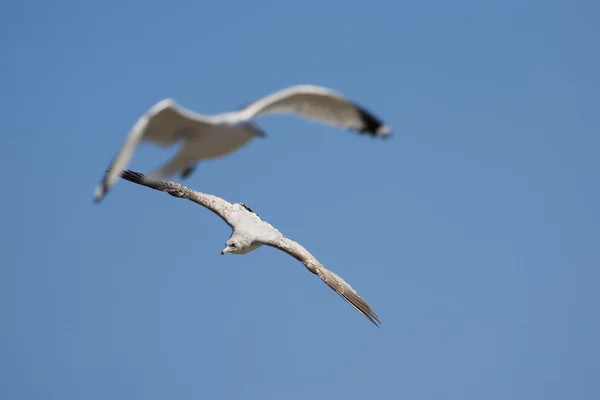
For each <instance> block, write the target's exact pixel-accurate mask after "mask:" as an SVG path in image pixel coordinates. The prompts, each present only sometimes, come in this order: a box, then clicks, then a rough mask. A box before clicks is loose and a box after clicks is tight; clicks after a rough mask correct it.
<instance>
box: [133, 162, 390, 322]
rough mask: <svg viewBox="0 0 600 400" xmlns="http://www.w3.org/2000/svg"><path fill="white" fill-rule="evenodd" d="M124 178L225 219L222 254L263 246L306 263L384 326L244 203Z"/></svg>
mask: <svg viewBox="0 0 600 400" xmlns="http://www.w3.org/2000/svg"><path fill="white" fill-rule="evenodd" d="M121 178H123V179H125V180H128V181H130V182H134V183H137V184H139V185H143V186H147V187H150V188H152V189H156V190H160V191H163V192H167V193H169V194H170V195H171V196H174V197H179V198H182V199H188V200H191V201H193V202H194V203H197V204H200V205H201V206H203V207H206V208H208V209H209V210H210V211H212V212H214V213H215V214H217V215H218V216H219V217H221V219H222V220H223V221H225V223H227V225H229V226H230V227H231V229H232V233H231V236H230V237H229V240H227V242H226V243H225V248H224V249H223V251H221V255H223V254H225V253H232V254H247V253H249V252H251V251H253V250H256V249H258V248H259V247H261V246H262V245H266V246H270V247H274V248H276V249H279V250H281V251H284V252H286V253H288V254H289V255H291V256H292V257H294V258H295V259H296V260H298V261H300V262H301V263H302V264H304V266H305V267H306V269H308V270H309V271H310V272H312V273H313V274H315V275H318V276H319V278H321V280H322V281H323V282H325V283H326V284H327V286H329V287H330V288H331V289H333V290H335V292H336V293H337V294H339V295H340V296H341V297H342V298H343V299H344V300H346V301H347V302H348V303H349V304H350V305H351V306H352V307H354V308H355V309H356V310H357V311H358V312H359V313H361V314H362V315H364V316H365V317H366V318H367V319H368V320H369V321H371V322H372V323H373V324H375V326H379V324H381V321H380V319H379V316H378V315H377V314H376V313H375V311H374V310H373V309H372V308H371V306H369V304H368V303H367V302H366V301H365V300H363V298H362V297H360V295H359V294H358V293H356V291H355V290H354V289H352V287H351V286H350V285H349V284H347V283H346V281H344V280H343V279H342V278H341V277H339V276H338V275H336V274H335V273H333V272H332V271H329V270H328V269H326V268H325V267H324V266H323V265H322V264H321V263H319V261H317V259H316V258H315V257H313V255H312V254H310V253H309V252H308V250H306V249H305V248H304V247H302V246H300V244H298V243H296V242H295V241H293V240H291V239H289V238H287V237H285V236H283V234H281V232H279V231H278V230H277V229H275V228H274V227H273V226H272V225H271V224H269V223H267V222H265V221H263V220H262V219H261V218H260V217H259V216H258V215H257V214H256V213H255V212H254V211H252V209H250V207H248V206H247V205H245V204H244V203H230V202H229V201H227V200H225V199H222V198H220V197H217V196H213V195H210V194H205V193H200V192H196V191H194V190H191V189H188V188H187V187H185V186H183V185H181V184H179V183H175V182H170V181H159V180H148V179H147V176H146V175H144V174H141V173H138V172H133V171H130V170H127V171H124V172H122V173H121Z"/></svg>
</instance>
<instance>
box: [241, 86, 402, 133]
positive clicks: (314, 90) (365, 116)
mask: <svg viewBox="0 0 600 400" xmlns="http://www.w3.org/2000/svg"><path fill="white" fill-rule="evenodd" d="M239 112H240V113H242V114H243V115H244V116H245V117H246V118H247V119H251V118H253V117H256V116H259V115H262V114H292V113H293V114H297V115H300V116H302V117H305V118H308V119H311V120H314V121H319V122H321V123H325V124H329V125H335V126H339V127H342V128H346V129H350V130H354V131H357V132H360V133H366V134H369V135H371V136H381V137H388V136H390V135H391V131H390V129H389V127H388V126H386V125H385V124H384V123H383V122H382V121H381V120H380V119H379V118H377V117H376V116H375V115H374V114H372V113H370V112H369V111H367V110H366V109H365V108H363V107H361V106H359V105H357V104H355V103H353V102H351V101H350V100H348V99H346V98H344V97H343V96H342V95H341V94H339V93H337V92H335V91H333V90H331V89H328V88H325V87H321V86H314V85H296V86H292V87H289V88H286V89H282V90H279V91H277V92H275V93H272V94H270V95H267V96H265V97H263V98H260V99H258V100H256V101H254V102H252V103H250V104H248V105H246V106H244V107H243V108H242V109H241V110H240V111H239Z"/></svg>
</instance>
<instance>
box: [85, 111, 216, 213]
mask: <svg viewBox="0 0 600 400" xmlns="http://www.w3.org/2000/svg"><path fill="white" fill-rule="evenodd" d="M212 126H213V124H212V122H211V120H210V118H209V117H203V116H201V115H199V114H195V113H193V112H191V111H188V110H186V109H184V108H182V107H180V106H178V105H177V104H176V103H175V102H174V101H173V100H171V99H165V100H162V101H160V102H158V103H156V104H155V105H154V106H153V107H152V108H151V109H150V110H148V112H146V114H144V115H143V116H142V117H140V119H138V121H137V122H136V123H135V125H134V126H133V128H131V131H130V132H129V135H128V136H127V138H126V139H125V143H123V146H121V149H120V150H119V152H118V153H117V154H116V156H115V157H114V158H113V160H112V161H111V163H110V165H109V167H108V169H107V172H106V173H105V175H104V178H103V179H102V181H101V182H100V184H99V185H98V186H97V187H96V193H95V200H96V202H97V203H98V202H100V201H101V200H102V199H103V198H104V196H106V193H107V192H108V191H109V190H110V188H111V187H112V186H113V185H114V184H115V183H116V181H117V179H118V177H119V173H120V172H121V171H123V170H124V169H125V168H126V167H127V165H128V164H129V161H130V160H131V158H132V157H133V153H134V151H135V149H136V148H137V146H138V144H139V143H140V142H151V143H154V144H156V145H158V146H161V147H167V146H171V145H173V144H175V143H176V142H177V141H178V140H180V139H182V138H184V137H186V136H191V135H200V134H202V133H203V132H206V131H207V130H208V129H210V128H211V127H212Z"/></svg>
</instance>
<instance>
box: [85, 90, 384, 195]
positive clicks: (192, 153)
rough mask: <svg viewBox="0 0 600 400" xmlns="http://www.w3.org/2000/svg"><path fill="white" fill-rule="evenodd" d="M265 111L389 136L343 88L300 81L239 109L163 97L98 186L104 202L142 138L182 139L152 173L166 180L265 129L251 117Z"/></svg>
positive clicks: (151, 176) (261, 134)
mask: <svg viewBox="0 0 600 400" xmlns="http://www.w3.org/2000/svg"><path fill="white" fill-rule="evenodd" d="M265 114H297V115H299V116H302V117H305V118H307V119H311V120H314V121H319V122H322V123H324V124H329V125H335V126H339V127H342V128H345V129H349V130H352V131H357V132H360V133H364V134H368V135H370V136H373V137H389V136H390V135H391V131H390V129H389V128H388V127H387V126H386V125H384V124H383V123H382V122H381V121H380V120H379V119H378V118H377V117H375V116H374V115H373V114H371V113H369V112H368V111H366V110H365V109H363V108H362V107H360V106H358V105H356V104H354V103H352V102H351V101H349V100H347V99H346V98H344V97H343V96H342V95H341V94H339V93H337V92H335V91H333V90H331V89H328V88H325V87H321V86H314V85H296V86H291V87H288V88H286V89H282V90H279V91H277V92H274V93H271V94H269V95H268V96H265V97H263V98H260V99H258V100H256V101H253V102H252V103H250V104H248V105H246V106H244V107H242V108H241V109H240V110H238V111H232V112H226V113H221V114H217V115H201V114H197V113H195V112H193V111H190V110H188V109H186V108H183V107H182V106H180V105H179V104H177V103H175V101H174V100H172V99H164V100H161V101H159V102H158V103H156V104H155V105H154V106H153V107H152V108H150V109H149V110H148V111H147V112H146V114H145V115H143V116H142V117H141V118H140V119H139V120H138V121H137V122H136V123H135V125H134V126H133V128H132V129H131V131H130V132H129V135H128V136H127V138H126V139H125V142H124V143H123V146H121V149H120V150H119V152H118V153H117V154H116V156H115V157H114V159H113V160H112V162H111V164H110V166H109V167H108V169H107V172H106V174H105V175H104V178H103V179H102V181H101V182H100V184H98V186H97V187H96V190H95V201H96V202H100V201H101V200H102V199H103V198H104V196H105V195H106V193H107V192H108V191H109V190H110V188H111V187H112V186H113V185H114V184H115V183H116V181H117V180H118V178H119V174H120V172H121V171H123V170H124V169H126V167H127V165H128V163H129V161H130V160H131V158H132V157H133V153H134V150H135V149H136V147H137V145H138V143H140V142H152V143H154V144H156V145H158V146H161V147H170V146H172V145H174V144H176V143H177V142H179V141H182V142H183V145H182V147H181V150H180V151H179V152H178V153H177V154H176V155H175V156H174V157H173V158H172V159H171V160H169V161H168V162H167V163H165V164H163V165H162V166H161V167H160V168H158V169H157V170H155V171H152V172H151V173H150V174H148V179H155V180H164V179H168V178H170V177H172V176H173V175H175V174H176V173H177V172H180V173H181V176H182V177H183V178H186V177H187V176H189V175H190V174H191V173H192V172H193V171H194V169H195V167H196V164H197V163H198V162H199V161H201V160H206V159H211V158H217V157H222V156H224V155H226V154H228V153H231V152H234V151H235V150H237V149H239V148H240V147H242V146H243V145H245V144H246V143H248V142H249V141H250V140H251V139H253V138H255V137H264V136H265V133H264V132H263V131H262V130H260V129H259V128H258V126H257V125H256V124H254V123H253V122H252V120H253V119H254V118H255V117H258V116H259V115H265Z"/></svg>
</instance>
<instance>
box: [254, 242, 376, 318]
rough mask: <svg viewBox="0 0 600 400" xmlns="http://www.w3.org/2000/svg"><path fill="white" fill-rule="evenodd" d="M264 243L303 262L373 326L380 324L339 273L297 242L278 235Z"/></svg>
mask: <svg viewBox="0 0 600 400" xmlns="http://www.w3.org/2000/svg"><path fill="white" fill-rule="evenodd" d="M264 244H266V245H267V246H271V247H275V248H277V249H279V250H282V251H284V252H286V253H288V254H289V255H291V256H292V257H294V258H295V259H296V260H298V261H300V262H301V263H302V264H304V266H305V267H306V269H308V270H309V271H310V272H312V273H313V274H315V275H317V276H318V277H319V278H321V280H322V281H323V282H325V283H326V284H327V286H329V287H330V288H331V289H333V290H334V291H335V292H336V293H337V294H338V295H340V296H341V297H342V298H343V299H344V300H346V302H348V304H350V305H351V306H352V307H354V309H355V310H357V311H358V312H359V313H361V314H362V315H364V316H365V317H366V318H367V319H368V320H369V321H371V322H372V323H373V324H375V326H377V327H378V326H379V324H381V320H380V319H379V316H378V315H377V313H376V312H375V310H373V308H371V306H370V305H369V303H367V302H366V301H365V300H364V299H363V298H362V297H361V296H360V295H359V294H358V293H357V292H356V290H354V289H353V288H352V286H350V285H349V284H348V283H347V282H346V281H345V280H343V279H342V278H341V277H340V276H339V275H337V274H336V273H334V272H332V271H330V270H328V269H327V268H325V267H324V266H323V265H322V264H321V263H319V262H318V261H317V259H316V258H314V257H313V255H312V254H310V253H309V251H308V250H306V249H305V248H304V247H302V246H301V245H300V244H299V243H297V242H295V241H293V240H291V239H289V238H286V237H280V238H278V239H275V240H272V241H269V242H266V243H264Z"/></svg>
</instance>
